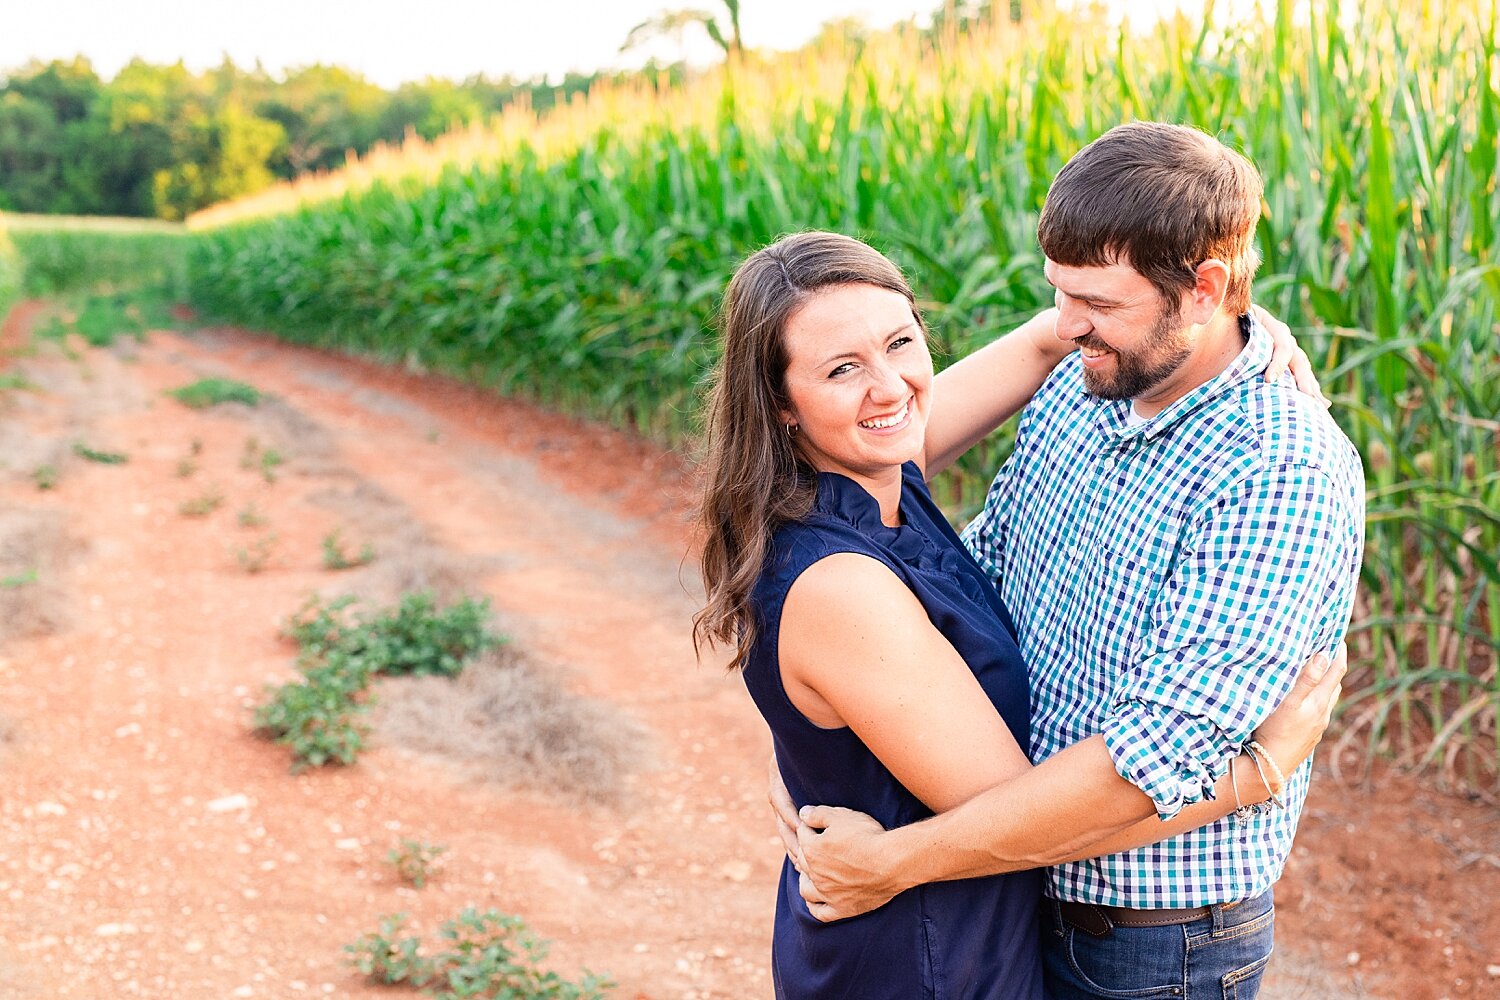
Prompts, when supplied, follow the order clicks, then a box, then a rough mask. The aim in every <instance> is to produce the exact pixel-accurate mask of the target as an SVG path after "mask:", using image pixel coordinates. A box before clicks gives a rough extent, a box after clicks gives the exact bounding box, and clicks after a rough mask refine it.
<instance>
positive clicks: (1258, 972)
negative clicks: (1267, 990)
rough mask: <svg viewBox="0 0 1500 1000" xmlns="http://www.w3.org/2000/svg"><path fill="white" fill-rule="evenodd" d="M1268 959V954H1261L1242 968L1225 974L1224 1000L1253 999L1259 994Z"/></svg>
mask: <svg viewBox="0 0 1500 1000" xmlns="http://www.w3.org/2000/svg"><path fill="white" fill-rule="evenodd" d="M1270 961H1271V956H1270V955H1262V956H1261V957H1260V958H1257V959H1256V960H1255V961H1253V962H1251V963H1250V964H1249V965H1247V966H1245V967H1244V968H1243V969H1236V970H1235V971H1233V972H1231V973H1229V974H1228V975H1226V976H1225V977H1224V979H1223V985H1224V1000H1255V997H1257V996H1258V995H1259V994H1260V980H1261V977H1262V976H1264V975H1265V973H1266V966H1267V965H1268V964H1269V963H1270Z"/></svg>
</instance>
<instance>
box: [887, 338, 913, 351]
mask: <svg viewBox="0 0 1500 1000" xmlns="http://www.w3.org/2000/svg"><path fill="white" fill-rule="evenodd" d="M911 342H912V338H911V337H897V338H896V339H895V340H893V341H891V346H890V347H888V348H886V350H888V351H895V350H900V349H901V348H903V347H905V346H906V345H907V344H910V343H911Z"/></svg>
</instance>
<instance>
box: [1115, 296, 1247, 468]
mask: <svg viewBox="0 0 1500 1000" xmlns="http://www.w3.org/2000/svg"><path fill="white" fill-rule="evenodd" d="M1239 322H1240V335H1241V336H1243V337H1244V338H1245V347H1244V349H1243V350H1242V351H1240V353H1239V354H1238V355H1236V356H1235V359H1234V360H1233V361H1231V362H1230V363H1229V367H1228V368H1225V369H1224V370H1223V371H1222V372H1220V373H1219V374H1218V375H1216V376H1214V377H1213V378H1211V379H1209V380H1208V381H1207V382H1205V383H1203V384H1202V385H1200V386H1198V387H1197V388H1196V389H1194V390H1192V391H1191V392H1189V393H1188V394H1187V395H1186V396H1183V397H1182V398H1181V399H1179V400H1177V401H1176V402H1175V403H1173V404H1172V405H1171V406H1168V407H1167V408H1166V409H1165V410H1162V411H1161V412H1160V413H1158V414H1157V415H1156V416H1154V417H1151V418H1149V419H1147V420H1146V422H1145V423H1143V424H1136V425H1135V426H1133V427H1132V426H1131V425H1130V421H1129V419H1128V415H1129V413H1130V407H1131V405H1132V404H1131V401H1130V400H1128V399H1097V400H1094V405H1095V407H1096V409H1095V413H1094V424H1095V426H1096V427H1098V429H1099V430H1100V432H1101V433H1103V434H1104V435H1106V436H1107V437H1110V438H1113V439H1114V440H1116V441H1121V442H1123V441H1137V440H1140V441H1151V440H1154V439H1155V438H1158V437H1160V436H1161V435H1162V434H1165V433H1166V432H1167V431H1169V430H1171V429H1172V427H1174V426H1175V425H1177V424H1178V423H1180V422H1181V421H1182V420H1183V419H1184V418H1185V417H1187V415H1188V414H1190V413H1192V412H1193V411H1194V410H1196V409H1198V408H1199V407H1201V406H1203V405H1204V404H1205V403H1208V402H1209V401H1211V400H1213V399H1216V398H1218V397H1219V396H1222V395H1223V394H1224V393H1226V392H1228V391H1229V390H1230V389H1232V388H1234V387H1235V386H1237V385H1239V384H1240V383H1242V382H1245V381H1247V380H1248V379H1251V378H1254V377H1256V376H1258V375H1259V374H1260V373H1261V372H1263V371H1265V369H1266V365H1268V364H1270V362H1271V335H1270V334H1269V333H1267V332H1266V329H1265V327H1263V326H1261V325H1260V323H1259V322H1258V321H1257V320H1256V319H1255V316H1254V314H1252V313H1246V314H1245V315H1243V316H1241V317H1239Z"/></svg>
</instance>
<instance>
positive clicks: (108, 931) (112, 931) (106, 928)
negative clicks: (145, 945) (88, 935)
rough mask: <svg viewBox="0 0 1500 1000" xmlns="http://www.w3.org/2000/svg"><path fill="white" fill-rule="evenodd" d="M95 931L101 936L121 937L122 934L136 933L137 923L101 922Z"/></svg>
mask: <svg viewBox="0 0 1500 1000" xmlns="http://www.w3.org/2000/svg"><path fill="white" fill-rule="evenodd" d="M94 933H95V934H97V935H99V936H100V937H119V936H120V935H121V934H134V933H135V924H100V925H99V926H98V927H95V928H94Z"/></svg>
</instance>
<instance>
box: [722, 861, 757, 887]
mask: <svg viewBox="0 0 1500 1000" xmlns="http://www.w3.org/2000/svg"><path fill="white" fill-rule="evenodd" d="M750 871H751V868H750V862H748V861H728V862H725V863H724V864H723V865H721V866H720V867H719V874H721V875H723V876H724V877H725V878H727V879H729V881H731V882H744V881H745V880H746V879H748V878H749V877H750Z"/></svg>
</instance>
